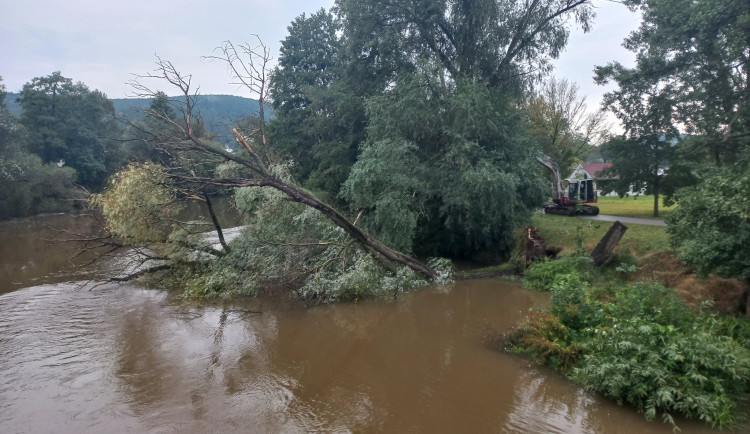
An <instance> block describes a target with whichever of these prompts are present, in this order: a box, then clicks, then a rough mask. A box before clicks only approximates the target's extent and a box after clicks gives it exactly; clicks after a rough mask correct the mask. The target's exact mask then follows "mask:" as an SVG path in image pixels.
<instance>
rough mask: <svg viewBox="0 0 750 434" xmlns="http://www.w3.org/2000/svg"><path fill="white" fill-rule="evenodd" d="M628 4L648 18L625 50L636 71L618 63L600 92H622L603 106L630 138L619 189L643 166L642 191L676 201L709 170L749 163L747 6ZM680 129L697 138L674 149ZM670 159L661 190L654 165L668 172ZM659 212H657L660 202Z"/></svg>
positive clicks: (662, 1)
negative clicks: (675, 194) (608, 88)
mask: <svg viewBox="0 0 750 434" xmlns="http://www.w3.org/2000/svg"><path fill="white" fill-rule="evenodd" d="M624 3H625V4H626V5H628V6H630V7H631V9H633V10H640V11H641V12H642V15H643V21H642V23H641V26H640V28H639V29H638V30H636V31H634V32H633V33H631V34H630V35H629V37H628V38H627V39H626V40H625V42H624V44H623V45H624V46H625V47H626V48H628V49H629V50H630V51H632V52H634V53H635V54H636V66H635V67H634V68H626V67H624V66H623V65H621V64H619V63H617V62H614V63H610V64H608V65H606V66H602V67H597V68H596V74H597V77H596V80H597V82H598V83H599V84H605V83H608V82H609V81H614V82H615V83H616V84H617V85H618V89H617V90H615V91H612V92H609V93H607V94H606V95H605V98H604V103H605V105H606V106H607V107H608V109H610V110H611V111H613V112H614V113H615V114H616V116H618V118H620V120H621V121H622V122H623V127H624V128H625V132H626V134H627V137H628V140H627V141H626V142H624V143H622V146H614V149H613V151H615V152H614V154H615V155H621V157H622V158H620V163H617V162H616V163H615V167H616V168H617V170H616V171H618V172H621V174H622V176H621V180H622V182H623V183H627V182H630V180H631V178H632V179H637V178H635V177H634V176H633V175H634V174H637V172H635V171H634V170H633V169H635V168H636V167H633V168H629V166H640V167H642V169H641V170H642V171H643V175H644V176H646V175H647V176H646V178H644V179H643V183H646V184H648V185H649V188H650V189H652V190H653V191H654V192H655V193H658V192H659V191H660V190H662V189H663V190H664V192H665V193H667V194H669V195H670V196H671V194H672V193H673V192H674V191H675V190H677V189H678V188H680V187H682V186H686V185H691V184H694V183H695V182H696V177H700V176H701V174H702V172H703V170H704V169H705V167H706V166H707V165H711V164H713V165H717V166H721V165H723V164H727V163H732V162H735V161H747V149H748V146H749V145H750V139H749V136H748V133H750V101H749V100H748V98H750V96H749V94H748V92H747V83H748V69H747V68H746V67H745V66H739V65H746V64H747V46H748V41H749V40H750V27H748V24H747V23H748V22H750V9H748V6H747V2H742V1H735V0H716V1H715V0H697V1H691V2H686V1H682V0H651V1H643V0H627V1H625V2H624ZM678 126H679V128H680V132H683V133H687V134H689V135H691V136H692V137H687V138H685V137H682V138H681V140H680V143H678V144H677V145H676V146H675V145H674V143H670V142H673V139H676V138H677V128H678ZM683 139H684V140H683ZM660 142H661V143H660ZM627 149H631V151H629V152H631V154H630V156H628V155H627V153H628V150H627ZM666 158H668V159H669V176H668V177H666V178H665V179H664V180H663V181H664V182H665V185H660V182H661V180H660V179H659V178H658V177H656V176H655V175H657V171H656V170H655V168H654V165H655V164H661V165H663V164H664V162H665V159H666ZM644 159H647V160H644ZM621 167H622V168H623V170H622V171H621V170H620V168H621ZM670 184H671V185H670ZM623 187H624V186H623ZM621 191H622V189H621ZM654 206H655V211H656V206H657V202H655V204H654Z"/></svg>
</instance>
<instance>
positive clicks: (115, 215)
mask: <svg viewBox="0 0 750 434" xmlns="http://www.w3.org/2000/svg"><path fill="white" fill-rule="evenodd" d="M90 202H91V204H92V205H93V206H94V207H95V208H98V209H100V210H101V212H102V214H103V215H104V218H105V220H106V222H107V226H108V228H109V230H110V231H112V233H113V234H115V235H117V236H118V237H120V238H122V239H124V240H126V241H128V242H132V243H135V244H143V243H149V242H155V241H161V242H164V241H166V239H167V237H168V236H169V234H170V233H171V232H172V218H173V217H174V216H175V215H176V214H177V213H178V212H179V210H180V207H181V204H180V203H179V202H178V201H177V200H176V196H175V193H174V191H173V190H172V189H171V188H170V187H169V186H168V185H167V183H166V178H165V177H164V175H163V168H162V167H161V166H158V165H155V164H153V163H144V164H135V163H134V164H130V165H128V166H127V167H126V168H125V169H123V170H121V171H120V172H118V173H117V174H115V175H113V176H112V177H111V178H110V179H109V181H108V185H107V188H106V189H105V191H104V192H103V193H101V194H94V195H92V196H91V199H90Z"/></svg>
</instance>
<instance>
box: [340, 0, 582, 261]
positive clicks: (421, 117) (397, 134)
mask: <svg viewBox="0 0 750 434" xmlns="http://www.w3.org/2000/svg"><path fill="white" fill-rule="evenodd" d="M338 6H339V11H340V13H341V16H342V20H343V35H344V37H345V45H344V47H345V56H346V58H347V61H348V62H349V64H348V69H347V75H348V76H349V77H350V78H351V79H352V80H354V79H356V80H357V81H358V82H359V83H360V87H361V88H362V89H364V90H363V91H362V92H361V95H362V96H363V97H364V98H366V101H367V102H366V109H367V115H368V128H367V140H366V141H365V142H364V143H363V144H362V145H361V146H360V154H359V156H358V161H357V163H356V164H355V165H354V167H353V168H352V171H351V174H350V176H349V179H348V180H347V182H346V183H345V185H344V189H343V190H342V195H343V196H344V197H345V198H346V199H347V201H349V202H351V204H352V207H353V209H354V210H355V211H356V210H360V211H362V212H363V217H362V220H363V222H364V224H365V225H366V226H367V227H368V228H369V229H370V230H371V231H373V232H374V233H376V234H377V235H378V236H379V237H381V238H384V239H387V240H389V242H390V243H392V245H394V246H398V248H400V249H402V250H407V251H408V250H413V251H415V252H418V253H420V254H433V255H434V254H440V255H455V256H471V255H474V254H476V253H477V252H484V253H489V254H491V255H493V256H494V257H495V258H496V257H497V256H502V255H507V254H508V253H509V251H510V249H511V244H512V242H511V234H512V232H513V230H514V229H515V228H516V227H517V226H518V225H519V224H520V223H521V222H523V221H524V220H526V219H528V217H529V215H530V213H531V211H532V209H533V208H534V207H536V206H538V204H540V203H541V202H542V201H543V199H544V196H545V195H544V192H543V191H542V190H541V187H539V186H541V185H544V183H543V182H542V181H541V180H540V176H542V175H541V173H540V172H539V171H538V170H537V168H536V167H535V165H534V164H533V163H530V162H531V161H533V154H534V150H533V146H530V143H529V142H528V141H527V140H526V139H525V137H524V132H523V129H522V128H521V126H522V124H521V119H522V117H521V113H520V112H519V111H518V109H517V107H518V106H519V105H520V100H521V97H522V95H523V94H524V91H525V90H527V89H528V88H529V87H530V86H531V85H532V84H533V83H534V82H535V80H536V78H538V76H537V73H539V72H544V71H547V70H548V68H549V62H548V61H549V59H550V58H552V57H555V56H557V54H559V53H560V51H561V50H562V48H563V47H564V45H565V42H566V41H567V34H568V30H567V26H566V22H567V21H568V20H572V19H575V20H578V21H579V23H580V24H581V25H582V26H583V27H584V28H587V26H588V23H589V20H590V18H591V16H592V15H591V14H592V10H591V8H590V4H588V2H585V1H578V2H576V1H552V2H536V1H535V2H522V1H494V0H487V1H479V2H447V1H440V0H432V1H413V2H394V1H385V2H383V1H348V0H347V1H340V2H339V3H338ZM495 258H493V259H495Z"/></svg>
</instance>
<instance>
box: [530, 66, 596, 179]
mask: <svg viewBox="0 0 750 434" xmlns="http://www.w3.org/2000/svg"><path fill="white" fill-rule="evenodd" d="M578 92H579V89H578V85H577V84H575V83H573V82H570V81H568V80H566V79H556V78H554V77H552V78H550V79H549V80H548V81H547V82H546V83H545V84H544V86H543V87H542V88H541V90H540V91H538V92H536V93H534V94H533V95H532V96H531V97H530V98H529V101H528V104H527V106H526V107H527V108H526V110H527V113H528V118H529V125H528V129H529V134H530V135H531V137H532V138H533V139H534V141H536V143H537V144H538V145H539V146H540V147H541V150H542V152H543V153H544V154H545V155H547V156H548V157H550V158H552V160H554V161H555V162H557V164H558V165H559V166H560V168H561V169H562V170H568V169H572V168H573V166H574V165H575V164H576V163H577V162H580V161H581V160H583V159H584V158H585V157H586V156H587V155H588V154H589V153H590V152H591V150H592V149H593V147H594V146H597V145H600V144H601V143H603V142H604V140H605V139H606V137H607V135H608V133H609V124H608V123H607V122H606V119H605V112H604V111H597V112H593V113H592V112H589V111H588V107H587V106H586V97H585V96H580V95H579V93H578Z"/></svg>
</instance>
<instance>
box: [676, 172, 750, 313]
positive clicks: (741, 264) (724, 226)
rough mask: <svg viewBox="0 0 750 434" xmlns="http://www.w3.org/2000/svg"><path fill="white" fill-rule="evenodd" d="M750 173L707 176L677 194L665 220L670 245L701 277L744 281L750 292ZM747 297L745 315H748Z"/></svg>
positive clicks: (713, 173)
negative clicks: (717, 275) (674, 206)
mask: <svg viewBox="0 0 750 434" xmlns="http://www.w3.org/2000/svg"><path fill="white" fill-rule="evenodd" d="M748 197H750V171H748V170H747V164H746V162H745V161H737V162H736V163H734V164H731V165H726V166H724V167H721V168H716V169H713V170H710V171H708V172H707V173H705V174H704V175H703V176H702V177H701V178H700V179H699V182H698V183H697V184H696V185H695V186H692V187H689V188H685V189H683V190H681V191H680V192H679V193H678V194H677V200H678V202H679V206H678V207H677V208H676V209H675V210H674V211H673V212H672V213H671V214H670V215H669V216H668V217H667V223H668V226H667V231H668V232H669V234H670V243H671V244H672V246H673V247H674V248H675V249H676V250H677V251H678V252H679V254H680V257H681V258H682V259H683V260H685V261H686V262H688V263H690V264H692V265H694V266H695V267H696V269H697V271H698V272H700V273H702V274H708V273H716V274H719V275H721V276H724V277H734V278H737V279H744V280H745V281H747V282H748V285H749V286H750V250H748V248H747V246H748V245H750V202H748ZM748 297H750V295H748V294H746V297H745V302H744V303H745V311H746V312H748V302H750V300H748Z"/></svg>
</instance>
